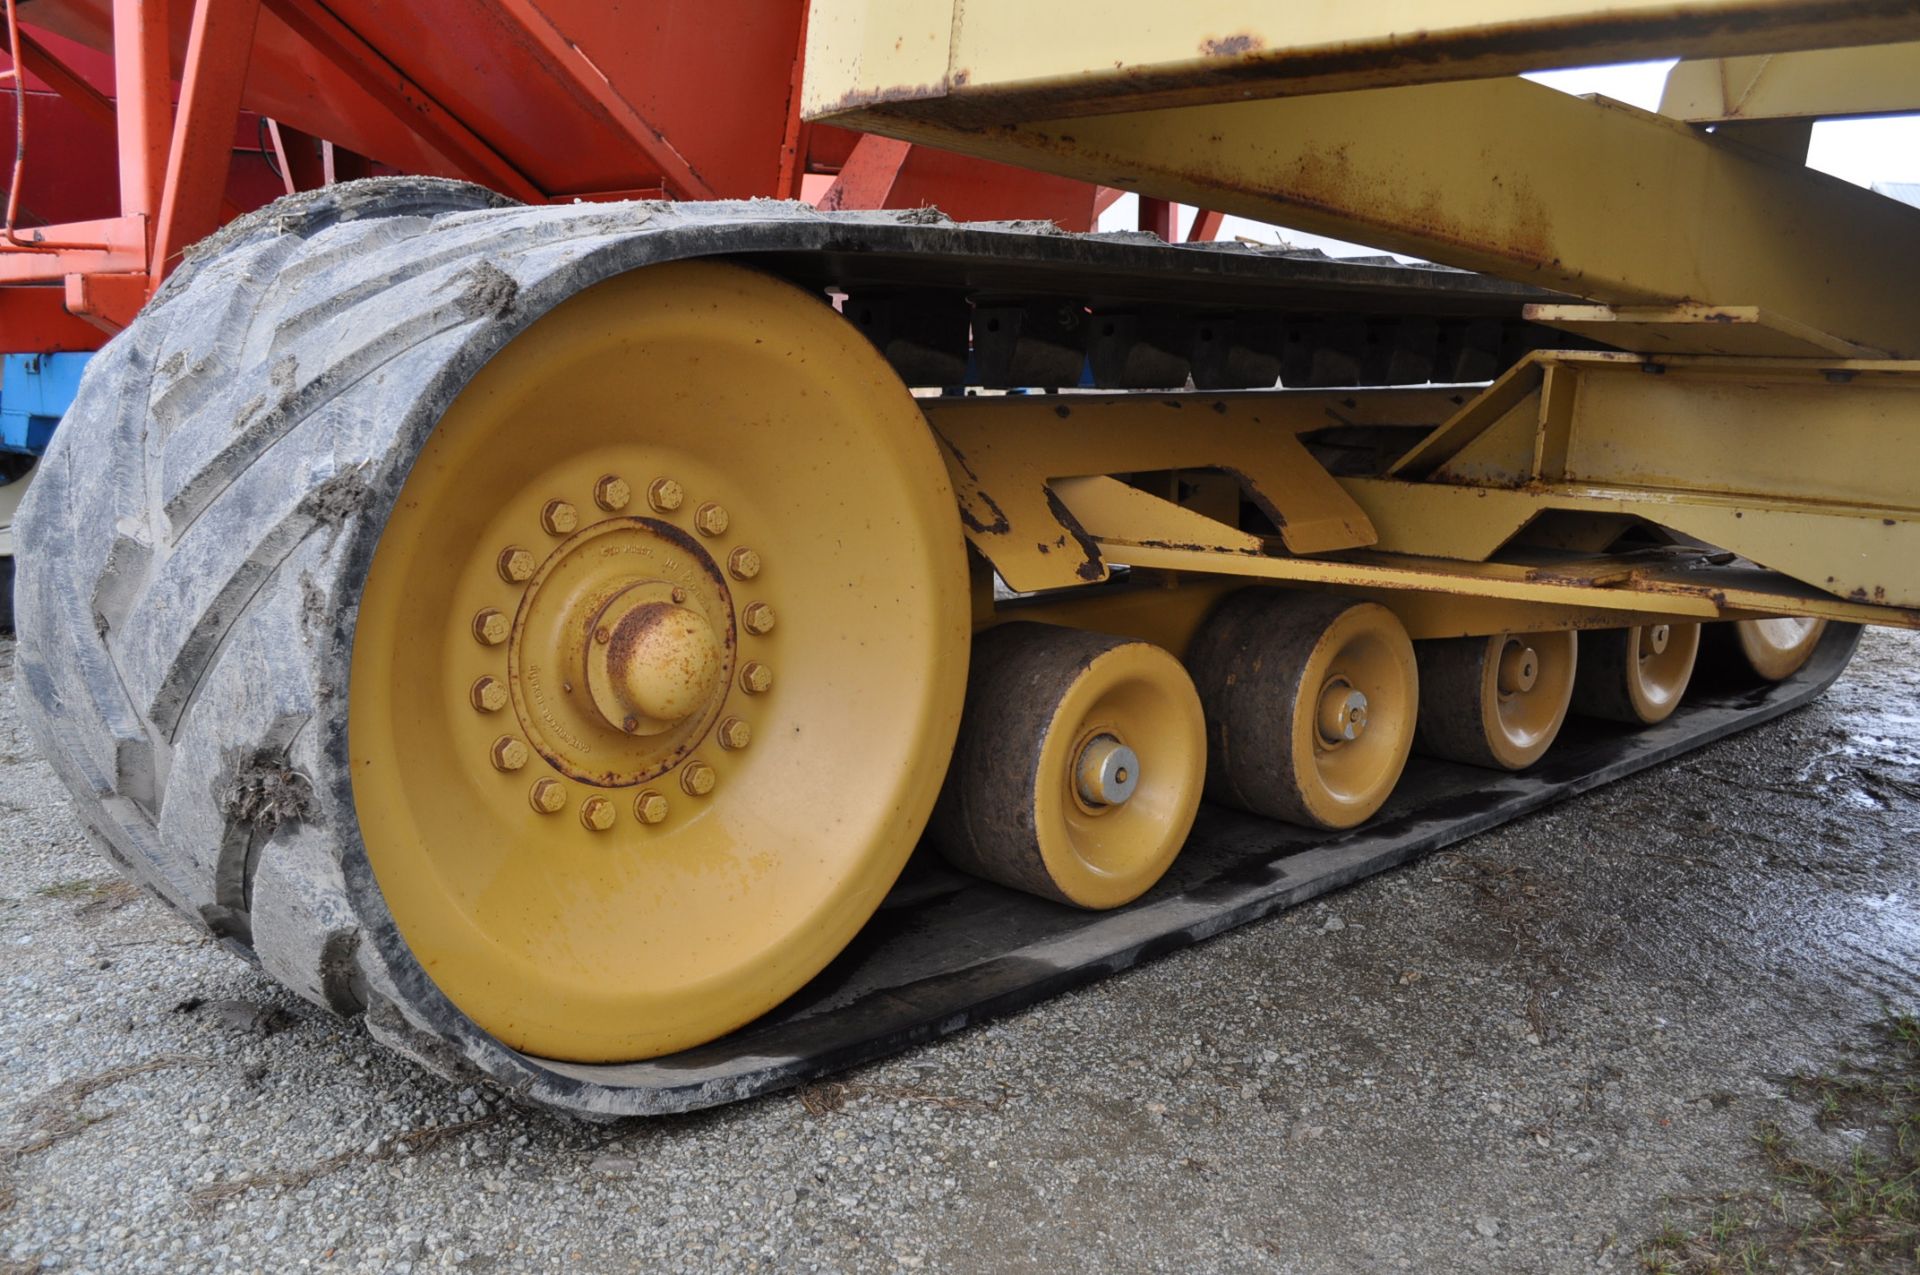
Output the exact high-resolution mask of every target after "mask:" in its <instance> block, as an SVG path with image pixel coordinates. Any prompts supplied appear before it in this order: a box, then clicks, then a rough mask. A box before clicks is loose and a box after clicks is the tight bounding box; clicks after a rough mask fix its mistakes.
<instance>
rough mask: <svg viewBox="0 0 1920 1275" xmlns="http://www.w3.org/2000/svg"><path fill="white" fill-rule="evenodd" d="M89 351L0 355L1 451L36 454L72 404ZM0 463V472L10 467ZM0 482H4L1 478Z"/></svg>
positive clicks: (45, 446)
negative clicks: (79, 352)
mask: <svg viewBox="0 0 1920 1275" xmlns="http://www.w3.org/2000/svg"><path fill="white" fill-rule="evenodd" d="M92 357H93V356H92V355H91V354H8V355H5V356H0V452H15V453H23V454H25V455H28V456H38V455H39V454H40V453H41V452H44V451H46V450H47V444H48V443H49V442H51V441H52V440H53V429H54V426H56V425H58V424H59V423H60V418H61V417H62V416H64V415H66V413H67V408H69V407H70V406H72V405H73V396H74V395H75V394H76V393H78V392H79V389H80V373H81V372H82V371H84V370H85V369H86V366H87V360H88V359H90V358H92ZM10 469H11V467H10V466H0V474H3V473H5V472H7V471H8V470H10ZM0 481H4V479H3V478H0Z"/></svg>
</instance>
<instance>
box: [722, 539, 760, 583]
mask: <svg viewBox="0 0 1920 1275" xmlns="http://www.w3.org/2000/svg"><path fill="white" fill-rule="evenodd" d="M727 571H728V572H729V574H731V575H732V576H733V578H734V579H736V580H751V579H753V578H754V577H755V576H757V575H759V574H760V554H759V552H758V551H756V550H753V549H749V548H747V547H746V546H745V545H741V546H740V547H739V548H738V549H735V550H734V551H733V552H732V553H730V554H728V555H727Z"/></svg>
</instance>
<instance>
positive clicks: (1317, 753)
mask: <svg viewBox="0 0 1920 1275" xmlns="http://www.w3.org/2000/svg"><path fill="white" fill-rule="evenodd" d="M1187 668H1188V669H1189V670H1190V671H1191V672H1192V674H1193V681H1194V685H1195V687H1196V688H1198V690H1199V692H1200V702H1201V704H1202V705H1204V706H1205V710H1206V717H1207V757H1208V763H1207V791H1208V794H1209V795H1210V796H1213V797H1215V798H1216V799H1218V800H1220V801H1224V802H1227V803H1228V804H1230V805H1235V806H1238V807H1240V808H1241V809H1243V810H1250V811H1252V812H1254V813H1255V814H1262V815H1266V816H1268V817H1270V818H1274V819H1285V820H1288V821H1289V822H1292V823H1301V824H1306V825H1308V826H1310V827H1320V828H1351V827H1354V826H1356V825H1358V824H1360V823H1363V822H1365V821H1366V820H1367V819H1368V818H1370V817H1372V815H1373V814H1374V812H1375V811H1377V810H1379V809H1380V807H1381V805H1382V804H1383V803H1385V801H1386V800H1387V798H1388V797H1389V796H1390V795H1391V794H1392V792H1393V788H1394V785H1395V784H1397V783H1398V782H1399V780H1400V772H1401V771H1402V770H1403V769H1405V767H1406V764H1407V753H1408V752H1409V750H1410V749H1411V747H1412V745H1413V732H1414V723H1415V720H1416V717H1417V715H1418V712H1419V698H1420V695H1419V673H1418V669H1417V665H1416V661H1415V658H1414V653H1413V643H1412V642H1411V641H1410V640H1408V638H1407V631H1406V629H1405V628H1404V627H1403V626H1402V625H1401V623H1400V621H1399V620H1398V619H1397V618H1396V617H1395V616H1394V614H1393V612H1391V611H1389V610H1387V609H1386V608H1385V607H1383V606H1380V605H1379V604H1377V603H1373V602H1355V601H1352V600H1349V599H1345V598H1336V597H1329V596H1318V595H1314V594H1309V593H1296V592H1290V591H1286V590H1265V589H1249V590H1245V591H1242V592H1240V593H1236V594H1234V595H1233V596H1231V597H1229V598H1228V599H1226V601H1224V602H1223V603H1221V604H1220V606H1219V607H1218V608H1216V609H1215V610H1214V612H1213V614H1212V615H1210V616H1209V617H1208V618H1207V621H1206V623H1205V624H1203V625H1202V626H1201V629H1200V632H1199V635H1198V636H1197V637H1196V638H1195V639H1194V642H1193V645H1192V646H1191V647H1190V648H1189V649H1188V651H1187Z"/></svg>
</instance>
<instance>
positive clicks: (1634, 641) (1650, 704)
mask: <svg viewBox="0 0 1920 1275" xmlns="http://www.w3.org/2000/svg"><path fill="white" fill-rule="evenodd" d="M1699 650H1700V626H1699V625H1698V624H1690V623H1666V624H1642V625H1636V626H1634V627H1633V628H1627V629H1596V630H1591V631H1588V632H1584V633H1582V634H1581V635H1580V675H1579V676H1578V677H1576V678H1575V679H1574V683H1573V711H1574V712H1576V713H1580V714H1583V715H1585V716H1587V717H1599V718H1604V719H1606V720H1607V721H1614V722H1626V723H1628V724H1630V725H1637V726H1651V725H1653V724H1654V723H1656V722H1663V721H1665V720H1666V719H1667V718H1669V717H1671V716H1672V715H1673V710H1674V709H1676V708H1678V707H1680V700H1681V698H1682V697H1683V696H1684V695H1685V694H1686V693H1687V684H1688V682H1690V681H1691V680H1692V678H1693V666H1694V660H1695V657H1696V656H1697V655H1698V653H1699Z"/></svg>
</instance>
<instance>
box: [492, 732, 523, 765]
mask: <svg viewBox="0 0 1920 1275" xmlns="http://www.w3.org/2000/svg"><path fill="white" fill-rule="evenodd" d="M531 760H532V754H530V753H529V752H528V751H527V746H526V745H525V744H523V743H521V742H520V741H519V740H517V739H515V738H514V737H513V736H511V735H502V736H501V737H500V738H498V739H496V740H494V741H493V768H494V769H495V770H498V771H509V770H518V769H520V768H521V767H522V766H524V765H526V764H527V763H528V762H529V761H531Z"/></svg>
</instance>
